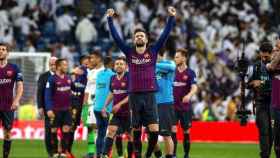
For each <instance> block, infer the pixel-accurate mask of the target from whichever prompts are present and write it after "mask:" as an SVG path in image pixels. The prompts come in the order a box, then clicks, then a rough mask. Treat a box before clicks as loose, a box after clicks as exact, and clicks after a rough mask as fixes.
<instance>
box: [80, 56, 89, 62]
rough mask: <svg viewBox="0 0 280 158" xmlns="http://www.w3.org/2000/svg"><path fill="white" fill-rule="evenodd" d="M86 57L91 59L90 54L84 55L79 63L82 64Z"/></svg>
mask: <svg viewBox="0 0 280 158" xmlns="http://www.w3.org/2000/svg"><path fill="white" fill-rule="evenodd" d="M86 59H89V56H87V55H82V56H81V57H80V58H79V63H80V64H82V62H83V61H84V60H86Z"/></svg>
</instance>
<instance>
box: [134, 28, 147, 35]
mask: <svg viewBox="0 0 280 158" xmlns="http://www.w3.org/2000/svg"><path fill="white" fill-rule="evenodd" d="M138 32H143V33H145V35H147V32H146V31H145V30H144V29H142V28H137V29H135V30H134V33H133V34H134V35H135V34H136V33H138Z"/></svg>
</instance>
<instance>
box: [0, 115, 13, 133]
mask: <svg viewBox="0 0 280 158" xmlns="http://www.w3.org/2000/svg"><path fill="white" fill-rule="evenodd" d="M0 121H1V122H2V126H3V127H4V129H6V130H11V129H12V128H13V122H14V111H0Z"/></svg>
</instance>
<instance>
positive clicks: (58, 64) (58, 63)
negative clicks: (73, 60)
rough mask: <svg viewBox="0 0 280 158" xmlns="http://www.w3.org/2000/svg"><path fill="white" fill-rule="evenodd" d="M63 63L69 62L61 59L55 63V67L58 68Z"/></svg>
mask: <svg viewBox="0 0 280 158" xmlns="http://www.w3.org/2000/svg"><path fill="white" fill-rule="evenodd" d="M63 61H67V60H66V59H65V58H60V59H57V60H56V61H55V66H56V67H58V66H60V65H61V63H62V62H63Z"/></svg>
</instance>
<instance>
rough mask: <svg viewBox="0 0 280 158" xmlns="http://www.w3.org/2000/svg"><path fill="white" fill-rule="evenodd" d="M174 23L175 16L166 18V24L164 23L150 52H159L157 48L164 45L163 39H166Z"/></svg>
mask: <svg viewBox="0 0 280 158" xmlns="http://www.w3.org/2000/svg"><path fill="white" fill-rule="evenodd" d="M174 25H175V17H174V16H170V17H169V18H168V21H167V24H166V26H165V28H164V30H163V32H162V33H161V35H160V37H159V39H158V40H157V42H156V43H155V45H153V47H152V48H151V50H152V52H154V53H158V52H159V50H160V49H161V47H162V46H163V45H164V43H165V41H166V40H167V38H168V36H169V34H170V32H171V30H172V28H173V26H174Z"/></svg>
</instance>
